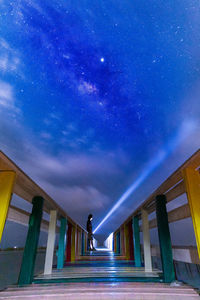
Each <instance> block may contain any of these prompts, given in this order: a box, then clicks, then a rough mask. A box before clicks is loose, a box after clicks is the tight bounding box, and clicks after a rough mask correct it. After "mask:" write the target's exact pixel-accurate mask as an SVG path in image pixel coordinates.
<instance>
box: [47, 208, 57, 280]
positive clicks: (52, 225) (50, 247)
mask: <svg viewBox="0 0 200 300" xmlns="http://www.w3.org/2000/svg"><path fill="white" fill-rule="evenodd" d="M56 221H57V211H56V210H51V211H50V220H49V230H48V239H47V248H46V256H45V264H44V274H45V275H47V274H51V273H52V266H53V255H54V246H55V239H56Z"/></svg>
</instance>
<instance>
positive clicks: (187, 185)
mask: <svg viewBox="0 0 200 300" xmlns="http://www.w3.org/2000/svg"><path fill="white" fill-rule="evenodd" d="M199 167H200V150H198V151H197V152H196V153H194V154H193V155H192V156H191V157H190V158H189V159H188V160H187V161H186V162H185V163H184V164H183V165H181V166H180V168H178V169H177V170H176V171H175V172H174V173H173V174H172V175H171V176H170V177H169V178H167V180H165V181H164V182H163V183H162V184H161V185H160V186H159V187H158V188H157V189H156V190H155V191H154V192H153V193H152V194H151V195H150V196H149V197H148V198H147V199H146V200H145V201H144V202H143V203H142V204H141V205H140V206H139V207H138V208H137V209H136V210H135V211H134V212H133V213H132V214H131V215H130V216H129V217H128V218H127V219H126V220H125V221H124V222H123V223H122V224H121V226H120V227H119V228H118V229H117V230H116V231H115V232H114V250H115V252H116V253H118V254H121V255H125V257H126V258H127V259H131V260H132V259H134V260H135V264H136V266H138V267H140V266H141V244H140V231H142V232H143V248H144V251H143V252H144V266H145V268H146V270H148V271H151V270H152V263H151V255H152V253H151V247H150V236H149V230H150V229H152V228H156V227H157V228H158V234H159V242H160V253H161V257H162V266H163V274H164V280H165V281H166V282H167V281H169V282H170V281H172V280H174V278H175V277H174V275H172V274H173V272H174V270H173V261H170V259H171V260H173V258H174V259H176V260H177V259H178V256H180V255H181V251H178V249H173V250H172V246H171V240H170V232H169V226H168V223H171V222H176V221H179V220H183V219H185V218H190V217H191V218H192V221H193V226H194V232H195V237H196V242H197V250H196V253H197V251H198V256H196V260H195V261H196V263H197V260H198V263H200V262H199V257H200V218H199V215H200V174H199ZM184 193H186V194H187V198H188V203H187V204H184V205H182V206H179V207H177V208H175V209H172V210H170V211H168V212H167V209H166V204H167V203H169V202H170V201H175V199H176V198H177V197H179V196H181V195H183V194H184ZM154 212H156V218H154V219H152V220H150V221H149V218H148V217H149V215H150V214H152V213H154ZM139 222H141V223H142V224H141V225H140V223H139ZM172 251H173V252H172ZM187 253H188V252H187ZM185 254H186V252H185ZM169 265H171V267H169ZM170 272H171V273H170ZM170 274H171V275H170Z"/></svg>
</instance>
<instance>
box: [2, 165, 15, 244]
mask: <svg viewBox="0 0 200 300" xmlns="http://www.w3.org/2000/svg"><path fill="white" fill-rule="evenodd" d="M14 182H15V172H14V171H0V242H1V238H2V234H3V230H4V226H5V222H6V217H7V213H8V208H9V205H10V200H11V197H12V191H13V186H14Z"/></svg>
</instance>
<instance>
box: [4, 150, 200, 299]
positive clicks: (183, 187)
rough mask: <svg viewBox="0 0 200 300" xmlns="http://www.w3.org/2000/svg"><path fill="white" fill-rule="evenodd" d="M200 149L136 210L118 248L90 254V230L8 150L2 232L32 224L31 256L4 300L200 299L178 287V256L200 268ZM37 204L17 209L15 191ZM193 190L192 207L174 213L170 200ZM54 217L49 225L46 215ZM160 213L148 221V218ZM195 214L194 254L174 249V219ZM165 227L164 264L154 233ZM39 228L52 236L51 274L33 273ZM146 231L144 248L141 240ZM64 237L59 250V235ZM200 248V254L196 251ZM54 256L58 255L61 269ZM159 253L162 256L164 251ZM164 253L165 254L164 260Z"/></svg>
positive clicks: (118, 237) (116, 240) (115, 243)
mask: <svg viewBox="0 0 200 300" xmlns="http://www.w3.org/2000/svg"><path fill="white" fill-rule="evenodd" d="M199 166H200V151H199V150H198V151H197V152H196V153H195V154H194V155H193V156H192V157H191V158H190V159H188V160H187V161H186V162H185V163H184V164H183V165H182V166H181V167H180V168H179V169H178V170H177V171H175V172H174V173H173V174H172V175H171V176H170V177H169V178H168V179H167V180H166V181H165V182H163V184H162V185H161V186H160V187H159V188H158V189H157V190H156V191H155V192H154V193H153V194H152V195H151V196H150V197H148V198H147V200H146V201H144V202H143V203H142V204H141V206H140V207H139V208H138V209H137V210H136V211H134V212H133V213H132V214H131V215H130V216H129V217H128V219H127V220H126V221H125V222H124V223H123V224H122V225H121V226H120V227H119V228H118V229H117V230H116V231H115V232H114V234H113V239H112V247H111V248H112V250H108V249H107V250H105V249H98V248H97V251H93V252H88V251H87V248H88V245H87V241H88V240H87V231H86V230H85V229H84V228H83V227H81V225H79V224H77V223H76V222H74V221H73V220H72V219H71V218H70V217H69V216H68V215H67V213H66V212H64V211H63V210H62V209H61V208H60V207H59V206H58V205H57V204H56V202H55V201H54V200H53V199H51V198H50V197H49V196H48V195H47V194H46V192H45V191H43V190H42V189H41V188H40V187H39V186H38V185H37V184H36V183H35V182H33V181H32V180H31V179H30V178H29V177H28V176H27V175H26V174H25V173H24V172H23V171H22V170H21V169H20V168H19V167H18V166H16V165H15V164H14V162H12V161H11V160H10V159H9V158H8V157H7V156H6V155H5V154H4V153H2V152H1V153H0V168H1V172H0V189H1V195H0V205H1V226H0V229H1V235H2V232H3V229H4V224H5V221H6V218H10V219H12V220H13V221H15V222H17V223H22V224H24V225H26V226H28V234H27V240H26V245H25V248H24V254H23V259H22V264H21V270H20V273H19V279H18V282H17V285H16V286H14V287H13V286H12V287H8V288H7V290H5V291H2V292H1V293H0V299H20V300H23V299H31V298H32V299H68V298H70V299H79V298H81V299H94V298H95V299H141V298H142V299H169V296H170V298H171V299H196V298H197V297H199V294H198V292H197V291H195V289H194V288H192V287H189V286H187V285H185V284H184V283H181V284H180V285H178V286H177V285H176V282H175V280H176V279H177V277H176V272H175V268H174V259H176V260H182V261H184V259H185V257H187V260H186V261H187V262H189V263H195V264H196V265H199V257H198V253H199V250H200V248H199V237H200V235H199V226H198V225H199V209H200V206H199V195H200V194H199V193H200V190H199V184H200V175H199ZM13 192H14V193H16V194H17V195H19V196H20V197H22V198H24V199H25V200H27V201H29V202H31V199H32V204H33V207H32V213H31V214H28V213H27V212H25V211H23V210H21V209H19V208H17V207H10V199H11V196H12V193H13ZM183 193H187V196H188V204H186V205H184V206H180V207H177V208H176V209H174V210H171V211H167V210H166V203H168V202H169V201H173V200H175V199H176V198H177V197H178V196H180V195H182V194H183ZM43 210H44V211H45V212H47V213H49V215H50V219H49V222H47V221H45V220H44V219H43V217H42V214H43ZM152 212H156V218H155V219H151V221H149V219H148V215H149V214H151V213H152ZM188 217H192V221H193V224H194V231H195V235H196V241H197V248H195V249H194V250H195V255H196V256H194V255H192V256H190V259H189V261H188V252H187V253H186V252H184V251H185V250H184V249H183V250H184V251H183V252H182V253H181V255H180V250H179V251H176V252H174V251H175V250H174V249H173V247H172V244H171V238H170V231H169V225H168V223H169V222H174V221H177V220H181V219H184V218H188ZM155 227H158V234H159V246H160V253H161V267H159V268H155V265H153V256H157V253H156V251H155V249H153V247H152V245H151V243H150V235H149V231H150V229H151V228H155ZM40 230H47V231H48V241H47V246H46V255H45V264H44V269H43V270H42V272H40V274H35V275H34V267H35V258H36V252H37V247H38V239H39V234H40ZM140 231H142V232H143V243H141V242H140ZM56 233H59V244H58V249H55V235H56ZM197 251H198V252H197ZM55 254H56V255H57V259H56V264H53V261H55ZM159 255H160V254H159ZM159 255H158V256H159Z"/></svg>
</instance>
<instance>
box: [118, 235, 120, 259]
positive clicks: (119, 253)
mask: <svg viewBox="0 0 200 300" xmlns="http://www.w3.org/2000/svg"><path fill="white" fill-rule="evenodd" d="M117 254H119V255H120V231H119V232H118V234H117Z"/></svg>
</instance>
